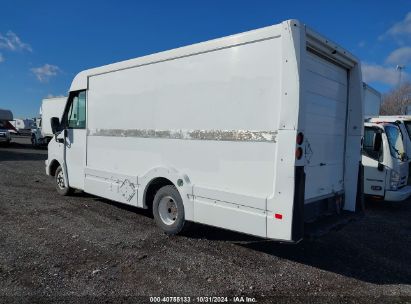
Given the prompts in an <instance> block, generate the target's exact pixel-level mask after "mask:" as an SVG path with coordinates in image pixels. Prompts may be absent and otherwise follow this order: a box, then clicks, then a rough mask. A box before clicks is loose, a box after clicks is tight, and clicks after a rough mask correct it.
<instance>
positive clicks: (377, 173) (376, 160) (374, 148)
mask: <svg viewBox="0 0 411 304" xmlns="http://www.w3.org/2000/svg"><path fill="white" fill-rule="evenodd" d="M376 141H379V143H376ZM383 150H384V149H383V141H382V136H381V130H379V129H378V128H372V127H365V129H364V142H363V149H362V160H361V161H362V165H363V166H364V194H367V195H378V196H384V195H385V178H386V174H387V170H386V169H385V167H384V165H382V162H383V159H384V155H383Z"/></svg>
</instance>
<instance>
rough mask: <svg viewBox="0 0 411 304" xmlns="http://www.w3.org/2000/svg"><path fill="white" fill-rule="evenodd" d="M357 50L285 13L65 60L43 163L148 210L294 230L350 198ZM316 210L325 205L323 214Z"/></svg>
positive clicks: (59, 183) (350, 207) (350, 205)
mask: <svg viewBox="0 0 411 304" xmlns="http://www.w3.org/2000/svg"><path fill="white" fill-rule="evenodd" d="M362 90H363V87H362V80H361V69H360V62H359V60H358V59H357V58H355V57H354V56H353V55H351V54H350V53H349V52H348V51H347V50H345V49H344V48H342V47H340V46H339V45H337V44H335V43H333V42H332V41H330V40H329V39H327V38H325V37H323V36H321V35H320V34H318V33H316V32H315V31H313V30H311V29H310V28H308V27H306V26H305V25H303V24H301V23H300V22H298V21H296V20H289V21H285V22H283V23H281V24H278V25H274V26H269V27H266V28H261V29H258V30H253V31H250V32H245V33H241V34H237V35H233V36H228V37H225V38H221V39H216V40H211V41H207V42H204V43H199V44H195V45H191V46H187V47H182V48H179V49H174V50H170V51H165V52H161V53H157V54H154V55H149V56H145V57H141V58H136V59H131V60H127V61H123V62H119V63H115V64H110V65H107V66H103V67H99V68H94V69H90V70H86V71H83V72H81V73H79V74H78V75H77V76H76V77H75V78H74V80H73V82H72V84H71V87H70V93H69V97H68V100H67V105H66V107H65V111H64V114H63V116H62V119H61V120H59V119H58V118H57V117H55V118H53V119H52V127H53V130H54V132H55V133H56V139H55V140H54V139H53V140H51V141H50V143H49V151H48V159H47V161H46V172H47V174H49V175H52V176H54V177H55V181H56V189H57V191H58V192H59V193H61V194H69V193H70V191H71V190H72V189H80V190H84V191H85V192H87V193H91V194H95V195H98V196H101V197H105V198H107V199H111V200H114V201H117V202H122V203H125V204H130V205H133V206H137V207H141V208H149V209H151V210H152V212H153V215H154V218H155V221H156V223H157V224H158V225H159V227H161V229H163V230H164V231H165V232H166V233H168V234H176V233H178V232H180V231H181V230H182V229H183V228H184V227H186V222H187V221H191V222H197V223H203V224H207V225H212V226H216V227H221V228H225V229H230V230H234V231H238V232H243V233H247V234H252V235H256V236H260V237H265V238H271V239H277V240H282V241H292V242H297V241H299V240H301V239H302V237H303V234H304V224H305V223H307V222H314V221H318V220H321V219H322V218H323V217H326V216H328V215H333V218H334V220H333V221H338V220H340V219H341V218H343V217H344V215H346V214H348V215H352V214H353V213H354V212H355V211H356V210H358V208H357V207H358V206H360V205H361V202H362V200H361V198H362V188H361V182H362V177H360V178H359V175H360V174H361V170H360V168H361V138H362V132H363V127H362V126H363V99H362ZM328 219H329V218H328Z"/></svg>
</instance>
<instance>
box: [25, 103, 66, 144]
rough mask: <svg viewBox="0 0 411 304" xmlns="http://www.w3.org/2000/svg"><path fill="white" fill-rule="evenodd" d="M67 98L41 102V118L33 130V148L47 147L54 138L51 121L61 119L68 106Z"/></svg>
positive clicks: (37, 120) (37, 119)
mask: <svg viewBox="0 0 411 304" xmlns="http://www.w3.org/2000/svg"><path fill="white" fill-rule="evenodd" d="M66 101H67V97H54V98H45V99H43V100H42V102H41V106H40V111H39V114H40V115H39V116H40V117H38V118H36V121H35V122H36V127H35V128H33V129H32V130H31V143H32V145H33V146H35V147H37V146H41V145H47V144H48V143H49V142H50V140H51V138H52V137H53V131H52V130H51V125H50V119H51V118H52V117H58V118H61V116H62V115H63V112H64V107H65V106H66Z"/></svg>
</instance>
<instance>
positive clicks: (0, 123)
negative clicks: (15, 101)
mask: <svg viewBox="0 0 411 304" xmlns="http://www.w3.org/2000/svg"><path fill="white" fill-rule="evenodd" d="M10 120H13V113H12V112H11V111H10V110H5V109H0V143H2V144H6V145H8V144H10V142H11V134H10V128H11V125H10V123H9V121H10Z"/></svg>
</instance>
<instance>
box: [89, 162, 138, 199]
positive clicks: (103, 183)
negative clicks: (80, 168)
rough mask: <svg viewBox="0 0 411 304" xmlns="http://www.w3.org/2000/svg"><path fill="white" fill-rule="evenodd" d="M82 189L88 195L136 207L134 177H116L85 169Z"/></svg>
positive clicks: (136, 184) (116, 175)
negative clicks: (83, 188)
mask: <svg viewBox="0 0 411 304" xmlns="http://www.w3.org/2000/svg"><path fill="white" fill-rule="evenodd" d="M84 187H85V188H86V189H87V192H88V193H90V194H94V195H98V196H102V197H105V198H108V199H111V200H113V201H117V202H121V203H125V204H129V205H133V206H137V198H138V189H137V187H138V182H137V177H135V176H126V175H118V174H115V173H113V172H105V171H99V170H93V169H89V168H87V169H85V182H84Z"/></svg>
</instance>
